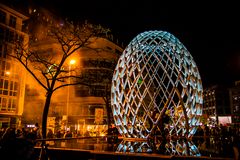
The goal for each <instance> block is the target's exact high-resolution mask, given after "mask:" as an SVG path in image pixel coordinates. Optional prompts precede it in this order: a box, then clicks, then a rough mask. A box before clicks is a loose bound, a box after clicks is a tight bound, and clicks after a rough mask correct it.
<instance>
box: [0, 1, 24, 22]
mask: <svg viewBox="0 0 240 160" xmlns="http://www.w3.org/2000/svg"><path fill="white" fill-rule="evenodd" d="M0 8H1V9H3V10H5V11H8V12H10V13H12V14H14V15H16V16H18V17H20V18H22V19H23V20H27V19H29V17H27V16H26V15H24V14H22V13H20V12H18V11H16V10H14V9H12V8H10V7H8V6H7V5H4V4H2V3H0Z"/></svg>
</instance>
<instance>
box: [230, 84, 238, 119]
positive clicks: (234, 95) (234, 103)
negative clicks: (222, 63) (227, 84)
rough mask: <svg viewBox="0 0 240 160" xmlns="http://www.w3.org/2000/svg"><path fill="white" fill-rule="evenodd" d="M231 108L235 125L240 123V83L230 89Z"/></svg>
mask: <svg viewBox="0 0 240 160" xmlns="http://www.w3.org/2000/svg"><path fill="white" fill-rule="evenodd" d="M229 97H230V106H231V114H232V121H233V123H240V81H236V82H235V86H233V87H231V88H230V89H229Z"/></svg>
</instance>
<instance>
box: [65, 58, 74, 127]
mask: <svg viewBox="0 0 240 160" xmlns="http://www.w3.org/2000/svg"><path fill="white" fill-rule="evenodd" d="M75 63H76V60H74V59H72V60H70V62H69V66H68V76H69V77H68V84H70V83H71V78H70V76H71V66H72V65H74V64H75ZM67 88H68V90H67V124H66V126H67V125H68V114H69V113H68V112H69V99H70V86H67Z"/></svg>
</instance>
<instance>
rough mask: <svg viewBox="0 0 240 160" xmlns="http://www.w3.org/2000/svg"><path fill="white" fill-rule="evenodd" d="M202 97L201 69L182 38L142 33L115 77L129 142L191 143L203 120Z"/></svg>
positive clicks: (117, 111)
mask: <svg viewBox="0 0 240 160" xmlns="http://www.w3.org/2000/svg"><path fill="white" fill-rule="evenodd" d="M202 92H203V90H202V83H201V78H200V75H199V72H198V68H197V66H196V63H195V62H194V60H193V57H192V56H191V54H190V53H189V52H188V51H187V49H186V48H185V46H184V45H183V44H182V43H181V42H180V41H179V40H178V39H177V38H176V37H174V36H173V35H172V34H170V33H168V32H164V31H147V32H143V33H140V34H139V35H137V36H136V37H135V38H134V39H133V40H132V41H131V42H130V44H129V45H128V46H127V48H126V49H125V50H124V52H123V54H122V55H121V57H120V58H119V60H118V64H117V66H116V68H115V71H114V75H113V80H112V89H111V105H112V111H113V117H114V120H115V124H116V127H117V128H118V130H119V133H120V134H121V135H122V136H123V137H124V138H143V139H144V138H145V139H149V138H150V137H152V136H153V135H156V134H157V135H160V136H162V137H168V138H170V139H171V137H180V138H181V137H185V138H191V136H192V135H193V134H194V133H195V132H196V126H198V125H199V123H200V116H201V115H202V101H203V98H202ZM154 145H156V146H157V145H158V144H157V143H156V144H154Z"/></svg>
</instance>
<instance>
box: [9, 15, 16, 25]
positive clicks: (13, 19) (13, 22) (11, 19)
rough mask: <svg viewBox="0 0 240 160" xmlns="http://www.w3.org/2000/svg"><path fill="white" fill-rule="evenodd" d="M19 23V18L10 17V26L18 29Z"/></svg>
mask: <svg viewBox="0 0 240 160" xmlns="http://www.w3.org/2000/svg"><path fill="white" fill-rule="evenodd" d="M16 22H17V18H16V17H14V16H10V21H9V26H11V27H13V28H16V24H17V23H16Z"/></svg>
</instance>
